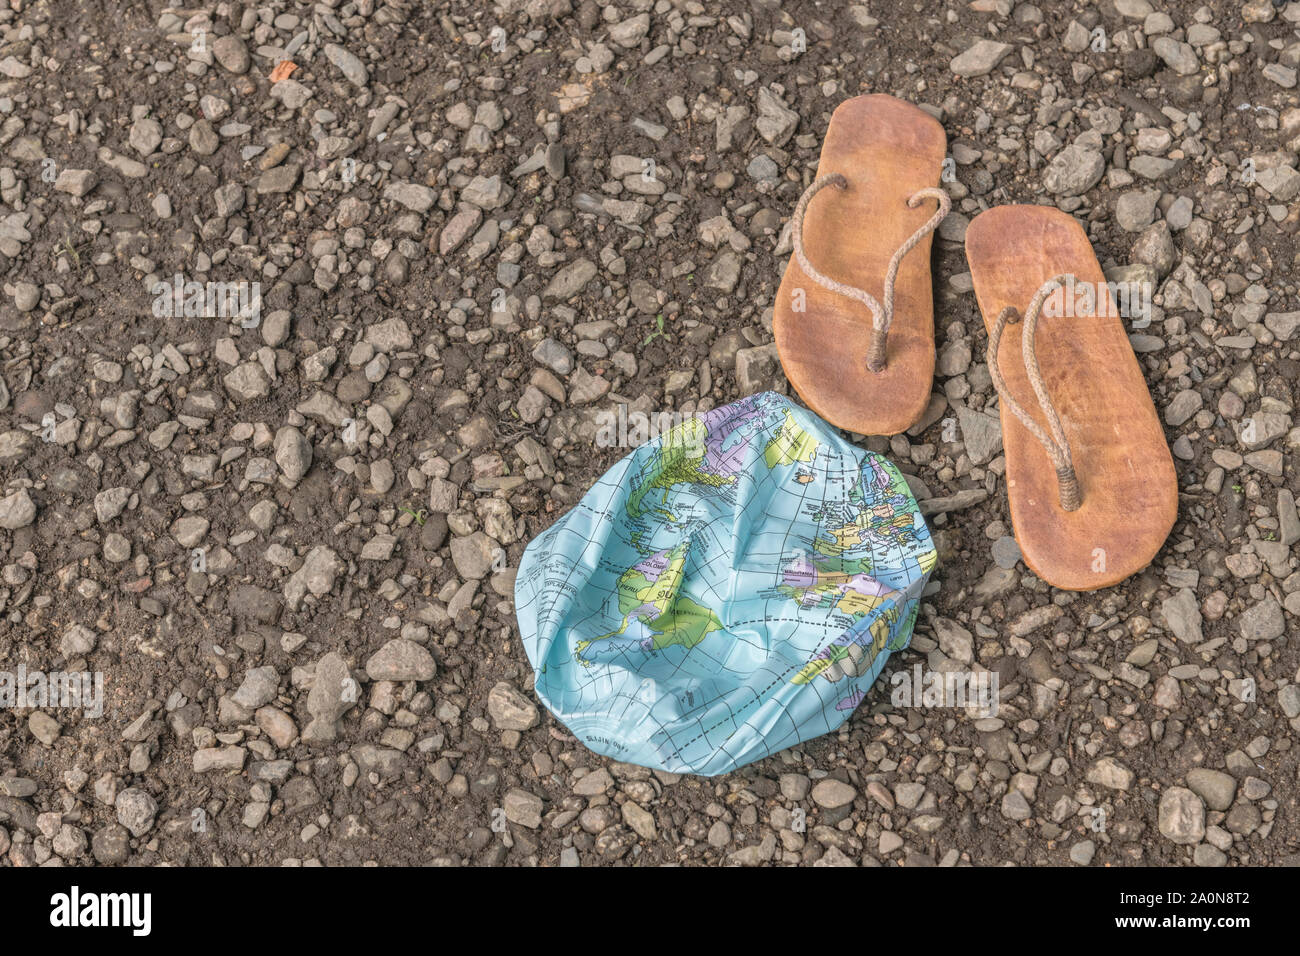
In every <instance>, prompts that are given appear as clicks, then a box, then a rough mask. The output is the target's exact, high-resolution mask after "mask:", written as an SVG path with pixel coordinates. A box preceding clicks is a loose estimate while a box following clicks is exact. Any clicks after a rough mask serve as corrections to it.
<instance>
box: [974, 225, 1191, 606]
mask: <svg viewBox="0 0 1300 956" xmlns="http://www.w3.org/2000/svg"><path fill="white" fill-rule="evenodd" d="M966 258H967V261H968V262H969V263H970V270H971V278H972V280H973V282H974V286H975V297H976V299H977V301H978V302H979V307H980V311H981V312H982V313H983V315H984V323H985V325H986V327H987V328H988V333H989V345H988V368H989V374H990V376H991V377H992V379H993V384H994V387H995V388H996V389H997V392H998V397H999V405H1000V410H1001V418H1002V445H1003V449H1004V452H1005V454H1006V462H1007V470H1006V483H1007V497H1008V499H1009V501H1010V506H1011V524H1012V526H1013V528H1014V530H1015V534H1016V540H1017V541H1018V542H1019V544H1020V551H1021V554H1022V555H1023V556H1024V560H1025V564H1026V565H1028V567H1029V568H1030V570H1032V571H1033V572H1034V573H1035V574H1037V575H1038V576H1039V577H1040V578H1042V579H1043V580H1044V581H1046V582H1047V583H1048V584H1051V585H1053V586H1055V587H1058V588H1063V589H1066V590H1070V591H1091V590H1095V589H1097V588H1104V587H1109V586H1111V585H1113V584H1117V583H1119V582H1120V581H1122V580H1124V579H1125V578H1127V577H1129V576H1130V575H1132V574H1135V573H1137V572H1138V571H1141V570H1142V569H1143V568H1145V567H1146V566H1147V565H1148V564H1150V563H1151V560H1152V558H1154V557H1155V555H1156V552H1157V551H1159V550H1160V546H1161V545H1162V544H1164V541H1165V539H1166V538H1167V537H1168V536H1169V532H1170V530H1171V529H1172V528H1173V525H1174V520H1175V518H1176V517H1177V513H1178V481H1177V477H1176V475H1175V473H1174V462H1173V457H1172V456H1171V455H1170V453H1169V446H1168V444H1167V443H1166V441H1165V434H1164V430H1163V428H1162V427H1161V425H1160V419H1159V418H1158V417H1157V415H1156V410H1155V406H1154V405H1153V404H1152V402H1151V394H1150V392H1148V391H1147V385H1146V381H1145V380H1144V379H1143V376H1142V368H1141V366H1139V365H1138V362H1137V357H1136V356H1135V355H1134V354H1133V347H1132V345H1131V344H1130V343H1129V340H1128V335H1127V334H1126V332H1125V330H1124V325H1123V321H1122V319H1121V317H1120V314H1119V309H1118V308H1117V307H1116V305H1115V301H1114V298H1113V297H1112V296H1111V294H1110V289H1109V287H1108V286H1107V285H1106V277H1105V276H1104V275H1103V274H1102V271H1101V265H1100V264H1099V263H1098V262H1097V257H1096V255H1095V254H1094V253H1093V251H1092V245H1091V244H1090V243H1089V242H1088V237H1087V235H1086V233H1084V231H1083V227H1082V226H1080V225H1079V223H1078V222H1076V221H1075V219H1074V218H1073V217H1072V216H1069V215H1067V214H1066V213H1063V212H1061V211H1060V210H1058V209H1053V208H1050V207H1047V206H999V207H997V208H994V209H990V210H988V211H986V212H983V213H981V214H980V215H978V216H976V217H975V219H974V220H973V221H972V222H971V224H970V226H969V228H968V229H967V230H966ZM1085 292H1086V294H1083V293H1085ZM1069 293H1077V294H1069ZM1014 328H1018V329H1020V336H1019V340H1018V341H1017V337H1016V336H1014V335H1012V336H1007V335H1005V333H1006V332H1007V331H1008V330H1009V329H1014Z"/></svg>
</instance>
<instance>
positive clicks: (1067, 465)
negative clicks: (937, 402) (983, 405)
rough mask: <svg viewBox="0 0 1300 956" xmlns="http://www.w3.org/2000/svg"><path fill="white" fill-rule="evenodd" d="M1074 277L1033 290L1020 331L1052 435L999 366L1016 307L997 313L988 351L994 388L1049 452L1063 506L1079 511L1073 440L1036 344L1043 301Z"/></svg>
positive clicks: (1056, 279)
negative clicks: (1051, 392)
mask: <svg viewBox="0 0 1300 956" xmlns="http://www.w3.org/2000/svg"><path fill="white" fill-rule="evenodd" d="M1073 278H1074V277H1073V276H1071V275H1067V274H1062V275H1057V276H1053V277H1052V278H1050V279H1048V280H1047V281H1046V282H1044V283H1043V284H1042V285H1041V286H1039V288H1038V291H1037V292H1035V293H1034V297H1033V298H1032V299H1031V300H1030V302H1029V307H1028V308H1027V309H1026V310H1025V315H1024V326H1023V327H1022V331H1021V338H1020V342H1021V346H1020V351H1021V354H1022V355H1023V356H1024V360H1025V370H1026V372H1027V373H1028V377H1029V385H1030V387H1031V388H1033V390H1034V394H1035V395H1036V396H1037V397H1038V404H1039V405H1040V406H1041V407H1042V409H1043V414H1044V415H1045V416H1046V418H1047V427H1048V428H1049V429H1050V430H1051V434H1050V435H1049V434H1048V433H1047V432H1046V431H1044V430H1043V428H1042V426H1041V425H1039V424H1038V422H1036V421H1034V419H1033V417H1032V416H1031V415H1030V414H1029V413H1028V412H1027V411H1025V409H1024V407H1023V406H1021V404H1020V403H1019V402H1017V401H1016V400H1015V398H1013V397H1012V395H1011V390H1010V389H1009V388H1008V387H1007V382H1006V379H1005V378H1003V377H1002V370H1001V368H999V367H998V346H999V345H1000V344H1001V341H1002V332H1003V330H1004V329H1005V328H1006V327H1007V325H1014V324H1015V323H1017V322H1019V321H1020V320H1021V316H1020V313H1019V312H1018V311H1016V308H1015V306H1012V305H1009V306H1007V307H1006V308H1004V309H1003V310H1002V311H1001V312H999V313H998V317H997V320H996V321H995V322H994V323H993V331H992V332H990V333H989V348H988V354H987V359H988V367H989V376H990V377H991V378H992V379H993V387H994V388H996V389H997V390H998V397H999V398H1000V399H1001V401H1002V402H1003V404H1005V405H1006V406H1007V408H1009V409H1011V411H1012V413H1013V414H1014V415H1015V416H1016V418H1018V419H1020V422H1021V424H1023V425H1024V426H1025V428H1027V429H1028V430H1029V432H1030V433H1031V434H1032V435H1033V436H1034V437H1035V438H1037V439H1038V440H1039V442H1041V443H1042V445H1043V448H1044V449H1046V451H1047V457H1048V458H1049V459H1050V460H1051V462H1052V467H1054V468H1055V469H1056V481H1057V485H1058V492H1059V495H1060V499H1061V508H1062V509H1063V510H1065V511H1077V510H1078V508H1079V506H1080V505H1081V504H1082V503H1083V495H1082V492H1081V491H1080V490H1079V479H1078V476H1077V475H1076V474H1075V471H1074V458H1073V456H1072V455H1071V453H1070V443H1069V442H1068V441H1067V440H1066V438H1065V429H1063V428H1062V427H1061V417H1060V415H1058V414H1057V413H1056V407H1055V406H1054V405H1053V404H1052V399H1051V396H1049V395H1048V393H1047V385H1046V383H1045V382H1044V381H1043V372H1042V369H1040V368H1039V366H1038V354H1037V352H1036V351H1035V347H1034V333H1035V332H1036V331H1037V329H1038V316H1039V313H1041V312H1042V309H1043V302H1044V301H1046V299H1047V297H1048V296H1049V295H1051V294H1052V293H1053V292H1055V291H1056V290H1057V289H1059V288H1061V287H1062V286H1063V285H1064V284H1065V283H1066V282H1068V281H1071V280H1073Z"/></svg>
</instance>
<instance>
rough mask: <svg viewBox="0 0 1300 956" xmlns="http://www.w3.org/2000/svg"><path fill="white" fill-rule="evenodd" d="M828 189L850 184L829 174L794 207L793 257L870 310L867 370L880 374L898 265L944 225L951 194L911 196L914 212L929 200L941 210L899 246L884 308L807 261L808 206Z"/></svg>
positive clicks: (930, 191) (817, 277) (935, 191)
mask: <svg viewBox="0 0 1300 956" xmlns="http://www.w3.org/2000/svg"><path fill="white" fill-rule="evenodd" d="M827 186H834V187H835V188H836V189H848V188H849V181H848V179H847V178H845V176H844V175H843V174H841V173H830V174H829V175H826V176H820V177H818V178H817V179H815V180H813V182H812V184H811V185H810V186H809V187H808V188H807V189H805V190H804V193H803V195H802V196H800V197H799V203H798V205H796V206H795V207H794V220H793V228H792V229H791V230H790V238H791V239H792V240H793V243H794V257H795V259H796V261H798V263H799V268H801V269H802V270H803V271H804V273H805V274H806V275H807V276H808V278H810V279H812V280H813V281H814V282H816V283H817V284H818V285H820V286H822V287H823V288H825V289H829V290H830V291H832V292H836V293H838V294H840V295H844V296H848V297H849V298H850V299H854V300H856V301H858V302H861V303H862V304H863V305H865V306H866V307H867V308H868V309H870V310H871V344H870V346H869V347H868V352H867V368H869V369H871V371H873V372H879V371H882V370H883V369H884V367H885V340H886V337H887V336H888V335H889V326H890V323H892V322H893V320H894V280H895V279H896V278H897V277H898V266H899V264H900V263H901V262H902V261H903V256H905V255H907V254H908V253H909V252H911V251H912V250H913V249H915V248H916V246H917V244H918V243H920V241H921V240H922V239H924V238H925V237H926V236H927V235H929V234H930V233H931V232H933V231H934V230H935V229H936V228H937V227H938V225H939V223H941V222H943V219H944V217H945V216H947V215H948V211H949V210H950V209H951V208H952V200H950V199H949V198H948V194H947V193H946V192H944V191H943V190H942V189H935V188H933V187H931V188H927V189H921V190H918V191H917V192H915V193H913V194H912V195H911V196H909V197H908V199H907V205H908V208H910V209H915V208H916V207H917V206H918V205H920V204H921V202H922V201H924V200H926V199H934V200H937V201H938V203H939V209H938V211H937V212H935V214H934V215H933V216H931V217H930V219H929V220H928V221H927V222H926V223H925V225H923V226H922V227H921V228H920V229H918V230H917V231H916V232H914V233H913V234H912V235H911V237H910V238H909V239H908V240H907V241H906V242H904V243H903V244H902V245H901V246H899V247H898V251H897V252H895V253H894V255H893V258H891V259H890V260H889V267H888V268H887V269H886V270H885V287H884V298H885V304H884V305H883V306H882V305H881V304H880V302H879V301H877V300H876V297H875V296H873V295H872V294H871V293H870V292H867V291H866V290H865V289H859V288H858V287H857V286H851V285H848V284H846V283H843V282H837V281H835V280H834V279H832V278H830V277H829V276H827V275H823V274H822V273H821V272H819V271H817V269H815V268H813V265H812V263H811V262H809V261H808V256H807V254H806V253H805V252H804V247H803V220H804V215H805V214H806V213H807V212H808V204H809V203H811V202H812V198H813V197H814V196H816V195H817V194H818V193H819V192H821V191H822V190H823V189H825V188H826V187H827Z"/></svg>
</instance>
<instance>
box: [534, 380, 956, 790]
mask: <svg viewBox="0 0 1300 956" xmlns="http://www.w3.org/2000/svg"><path fill="white" fill-rule="evenodd" d="M935 561H936V553H935V548H934V545H933V542H932V541H931V537H930V531H929V529H928V528H927V527H926V524H925V521H924V519H923V518H922V516H921V512H920V509H919V508H918V506H917V503H916V499H915V498H914V497H913V496H912V493H911V491H910V490H909V488H908V486H907V482H906V481H905V479H904V478H903V476H902V475H901V474H900V473H899V471H898V470H897V469H896V468H895V467H894V466H893V465H892V464H891V463H890V462H889V461H888V460H887V459H885V458H883V457H881V456H880V455H876V454H874V453H872V452H869V451H866V450H865V449H862V448H859V447H857V446H855V445H853V444H852V443H851V442H849V441H847V440H846V439H845V438H844V437H842V436H841V435H840V434H839V432H837V431H836V430H835V429H834V428H832V427H831V426H830V425H828V424H827V423H825V422H823V421H822V420H821V419H819V418H818V417H817V416H815V415H814V414H812V413H811V412H809V411H807V410H805V409H804V408H802V407H800V406H799V405H798V404H796V403H795V402H793V401H791V400H790V399H788V398H786V397H785V396H782V395H778V394H776V393H773V392H764V393H761V394H758V395H753V396H750V397H748V398H745V399H742V400H741V401H738V402H735V403H733V404H731V405H726V406H723V407H721V408H717V409H713V410H711V411H707V412H703V413H700V414H699V415H697V416H693V417H690V418H687V419H686V420H685V421H683V422H681V423H680V424H679V425H677V426H676V427H674V428H673V429H671V430H670V431H668V432H665V433H664V434H661V435H659V436H658V437H656V438H654V439H653V440H651V441H649V442H647V443H646V444H644V445H642V446H641V447H639V448H637V449H635V450H634V451H632V452H631V453H629V454H628V455H627V456H626V457H624V458H623V459H622V460H620V461H619V462H618V463H617V464H616V465H614V467H613V468H611V469H610V470H609V471H608V472H606V473H605V475H604V476H603V477H602V478H600V480H599V481H597V482H596V484H595V485H594V486H593V487H592V488H591V490H590V491H588V492H587V494H586V495H585V496H584V497H583V498H582V500H581V501H579V502H578V503H577V504H576V505H575V506H574V507H573V508H572V509H571V510H570V511H569V512H568V513H566V514H565V515H564V516H563V517H561V518H560V519H559V520H557V521H556V522H555V523H554V524H553V525H551V527H550V528H548V529H547V530H546V531H545V532H543V533H542V534H540V535H539V536H538V537H537V538H535V539H534V540H533V541H532V542H531V543H530V544H529V545H528V548H527V550H526V551H525V552H524V556H523V560H522V561H521V563H520V567H519V572H518V575H517V577H516V582H515V603H516V609H517V613H518V618H519V627H520V632H521V634H522V637H523V643H524V649H525V651H526V653H527V655H528V659H529V661H530V662H531V663H532V665H533V669H534V671H535V677H536V680H535V690H536V693H537V696H538V698H539V699H540V700H541V701H542V702H543V703H544V704H545V705H546V707H547V708H549V709H550V711H551V712H552V713H553V714H554V715H555V716H556V718H558V719H559V720H560V722H561V723H563V724H564V725H565V726H566V727H567V728H568V729H569V731H570V732H571V733H572V734H573V735H574V736H575V737H576V738H577V739H578V740H580V741H581V742H582V743H584V744H585V745H586V746H588V747H589V748H591V749H592V750H594V751H596V752H597V753H601V754H604V755H607V756H609V757H611V758H614V759H616V760H619V761H623V762H627V763H633V764H639V765H642V766H646V767H651V768H656V769H661V770H666V771H670V772H673V773H696V774H703V775H715V774H722V773H727V772H729V771H732V770H735V769H736V768H738V767H742V766H744V765H745V764H748V763H751V762H752V761H755V760H758V759H761V758H763V757H766V756H768V755H770V754H774V753H777V752H778V751H781V750H784V749H786V748H788V747H792V746H795V745H796V744H799V743H801V742H802V741H805V740H809V739H811V738H814V737H817V736H820V735H822V734H826V733H829V732H830V731H833V730H835V729H836V728H837V727H839V726H840V725H841V724H843V723H844V721H845V720H847V719H848V718H849V716H850V715H851V714H852V713H853V711H854V709H855V708H856V707H857V706H858V704H859V703H861V701H862V700H863V698H864V696H865V695H866V692H867V690H868V689H869V688H870V687H871V684H872V682H873V681H874V680H875V679H876V677H877V676H878V675H879V674H880V671H881V669H882V668H883V667H884V665H885V662H886V661H887V660H888V658H889V655H890V653H891V652H893V651H896V650H901V649H902V648H905V647H907V645H908V642H909V641H910V640H911V636H912V628H913V626H914V624H915V621H916V616H917V612H918V610H919V599H920V595H921V592H922V590H923V589H924V587H925V583H926V581H927V579H928V578H929V575H930V572H931V571H932V570H933V569H934V565H935Z"/></svg>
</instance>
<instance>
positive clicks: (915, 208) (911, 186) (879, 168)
mask: <svg viewBox="0 0 1300 956" xmlns="http://www.w3.org/2000/svg"><path fill="white" fill-rule="evenodd" d="M947 150H948V139H947V137H946V136H945V134H944V131H943V127H942V126H941V125H939V122H938V121H937V120H936V119H934V117H932V116H930V115H929V114H928V113H926V112H925V111H924V110H922V109H920V108H919V107H916V106H913V105H912V104H911V103H907V102H904V101H903V100H899V99H895V98H894V97H892V96H886V95H884V94H873V95H869V96H857V97H854V98H853V99H851V100H846V101H845V102H843V103H841V104H840V105H839V106H838V107H837V108H836V110H835V112H834V114H833V115H832V116H831V122H830V127H829V128H828V129H827V130H826V139H825V141H824V142H823V143H822V152H821V159H820V161H819V163H818V166H817V178H816V180H814V181H813V182H812V184H811V185H809V186H808V188H807V189H806V190H805V191H804V194H803V196H802V197H800V199H799V203H798V205H797V206H796V207H795V212H794V217H793V219H792V222H791V228H790V235H791V239H792V241H793V244H794V255H793V256H791V258H790V263H789V265H788V266H787V267H786V270H785V275H784V277H782V279H781V287H780V289H779V290H778V292H777V297H776V304H775V308H774V310H773V315H772V328H773V332H774V333H775V337H776V348H777V354H778V355H779V356H780V358H781V365H782V366H783V367H784V368H785V374H786V377H787V378H788V379H789V380H790V384H791V385H793V386H794V389H795V391H796V392H798V394H799V397H800V398H801V399H803V401H804V402H805V403H806V404H807V405H808V406H809V407H810V408H812V409H813V411H815V412H817V414H818V415H820V416H821V417H822V418H824V419H826V420H827V421H829V422H831V423H832V424H835V425H838V426H839V427H841V428H844V429H847V430H848V431H851V432H856V433H858V434H860V435H896V434H898V433H899V432H902V431H904V430H905V429H907V428H908V427H909V426H911V425H912V424H913V423H915V422H916V421H917V419H919V418H920V417H921V414H922V413H923V412H924V411H925V408H926V405H927V404H928V402H929V400H930V391H931V386H932V380H933V378H934V305H933V295H932V290H931V277H930V244H931V241H932V233H933V232H934V230H935V228H937V227H938V225H939V223H940V222H941V221H942V220H943V218H944V216H946V215H947V214H948V210H949V208H950V207H951V202H950V200H949V199H948V194H947V193H945V192H944V191H943V190H942V189H939V188H937V187H938V183H939V177H940V173H941V171H942V169H943V161H944V156H945V155H946V153H947ZM823 191H824V192H825V195H821V196H819V194H821V193H823ZM814 197H817V198H816V199H815V201H814ZM936 206H937V209H936Z"/></svg>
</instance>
